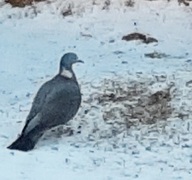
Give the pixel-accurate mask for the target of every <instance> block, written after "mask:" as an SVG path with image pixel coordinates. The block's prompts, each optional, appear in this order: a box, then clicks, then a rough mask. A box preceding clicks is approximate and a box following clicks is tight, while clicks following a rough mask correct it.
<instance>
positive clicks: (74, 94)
mask: <svg viewBox="0 0 192 180" xmlns="http://www.w3.org/2000/svg"><path fill="white" fill-rule="evenodd" d="M79 62H81V63H83V61H82V60H79V59H78V57H77V55H76V54H75V53H66V54H64V55H63V57H62V58H61V61H60V69H59V73H58V74H57V75H56V76H55V77H54V78H53V79H51V80H49V81H47V82H45V83H44V84H43V85H42V86H41V87H40V89H39V91H38V92H37V94H36V96H35V98H34V100H33V103H32V107H31V110H30V112H29V115H28V116H27V118H26V123H25V126H24V128H23V130H22V132H21V135H20V136H19V137H18V138H17V139H16V141H14V142H13V143H12V144H11V145H10V146H8V147H7V148H8V149H14V150H20V151H29V150H32V149H34V147H35V145H36V143H37V142H38V140H39V139H40V137H41V136H42V135H43V134H44V132H45V131H47V130H49V129H51V128H54V127H56V126H59V125H64V124H66V123H67V122H68V121H69V120H70V119H72V118H73V117H74V116H75V114H76V113H77V111H78V109H79V106H80V104H81V92H80V88H79V85H78V82H77V80H76V76H75V74H74V72H73V69H72V65H73V64H74V63H79Z"/></svg>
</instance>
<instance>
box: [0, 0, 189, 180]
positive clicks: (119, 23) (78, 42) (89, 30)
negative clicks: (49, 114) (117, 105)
mask: <svg viewBox="0 0 192 180" xmlns="http://www.w3.org/2000/svg"><path fill="white" fill-rule="evenodd" d="M70 2H73V3H72V5H71V8H72V12H73V15H72V16H66V17H63V16H62V15H61V13H62V12H63V10H65V9H67V8H68V7H69V4H70ZM124 2H125V1H123V0H122V1H115V0H113V1H111V5H110V6H109V7H107V8H105V9H104V10H102V9H103V7H104V2H103V1H101V0H96V1H95V4H96V5H93V4H92V1H84V0H81V1H59V0H57V1H50V3H49V4H46V3H45V2H41V3H37V4H34V5H33V7H32V8H31V7H25V8H24V9H22V8H11V6H10V5H7V4H4V3H3V1H0V10H1V14H0V34H1V36H0V54H1V60H0V82H1V86H0V99H1V102H0V117H1V123H0V147H1V149H0V161H1V163H0V172H1V173H0V179H5V180H10V179H26V180H30V179H43V178H46V179H50V180H51V179H63V178H65V179H70V180H73V179H74V180H75V179H79V180H81V179H84V180H85V179H91V180H94V179H99V180H100V179H101V180H117V179H118V180H121V179H122V180H123V179H142V180H153V179H155V180H162V179H170V180H171V179H173V180H176V179H185V180H190V179H191V176H192V153H191V148H192V120H191V119H192V116H191V114H192V101H191V99H192V91H191V87H190V83H188V84H189V85H186V83H187V82H189V81H190V80H191V71H192V60H191V55H192V52H191V44H192V33H191V31H192V21H191V13H192V12H191V7H185V6H183V5H182V6H178V3H177V2H176V1H173V0H172V1H171V2H169V3H168V2H167V1H162V0H158V1H141V0H137V1H136V3H135V5H134V7H125V6H124V5H123V4H124ZM134 22H136V26H134ZM135 31H136V32H140V33H146V34H150V35H151V36H152V37H155V38H157V39H158V41H159V43H158V44H157V43H152V44H148V45H146V44H143V43H141V42H139V41H133V42H126V41H122V40H121V38H122V36H124V35H126V34H128V33H132V32H135ZM69 51H72V52H75V53H77V54H78V56H79V58H80V59H82V60H84V62H85V64H77V65H75V66H74V71H75V73H76V76H77V78H78V81H79V84H80V85H81V91H82V94H83V102H82V106H81V108H80V110H79V113H78V114H77V115H76V117H75V118H74V119H73V120H72V121H71V123H70V124H69V125H68V126H72V127H71V128H72V129H73V130H74V132H75V133H74V134H73V135H72V136H69V135H67V134H66V133H64V134H60V133H58V132H55V133H51V132H49V133H48V134H47V135H45V138H44V139H42V140H40V141H39V143H38V144H37V146H36V148H35V149H34V150H33V151H30V152H27V153H24V152H19V151H10V150H8V149H6V147H7V146H8V145H9V144H10V143H11V142H12V141H13V140H15V138H16V137H17V135H18V134H19V133H20V132H21V130H22V127H23V125H24V123H25V118H26V116H27V114H28V112H29V110H30V107H31V102H32V100H33V97H34V95H35V93H36V92H37V90H38V89H39V87H40V86H41V85H42V84H43V83H44V82H45V81H47V80H49V79H50V78H51V77H53V76H54V75H55V74H56V73H57V72H58V68H59V60H60V58H61V56H62V55H63V54H64V53H65V52H69ZM154 51H156V52H160V53H165V54H167V55H169V56H167V57H165V58H161V59H150V58H147V57H145V56H144V54H145V53H151V52H154ZM162 75H163V76H166V80H165V81H163V82H157V80H155V79H156V78H155V77H160V76H162ZM106 79H109V80H119V81H120V82H122V84H123V83H124V84H125V83H126V82H128V81H127V80H128V79H134V80H138V81H144V82H150V81H155V82H156V83H155V85H157V86H155V87H151V91H156V90H157V89H158V88H160V89H161V88H162V87H167V85H168V84H170V83H174V87H175V92H174V93H173V95H174V97H173V99H172V102H171V103H172V106H173V107H174V113H173V115H172V117H170V118H168V119H167V120H166V121H159V122H157V123H156V124H152V125H141V124H139V125H138V126H133V127H131V128H130V129H128V130H123V131H122V132H119V133H117V134H115V135H114V134H113V129H112V128H115V125H116V124H114V127H113V126H111V125H109V124H107V123H106V122H105V121H104V120H103V117H102V113H103V112H104V110H105V109H103V106H101V105H98V103H97V102H96V101H95V100H94V97H95V95H97V94H98V93H101V92H103V89H102V83H103V82H104V80H106ZM123 87H124V86H123ZM111 88H112V87H111ZM92 95H93V100H91V102H88V100H89V99H90V96H91V97H92ZM90 103H91V104H90ZM112 106H113V105H112V104H107V105H106V106H105V108H109V107H112ZM86 110H89V112H88V113H87V114H85V111H86ZM180 112H182V113H183V114H184V115H185V117H184V118H179V116H178V113H180ZM117 121H118V120H117ZM79 126H81V133H80V134H79V133H78V130H79V129H78V128H79ZM61 131H62V130H61Z"/></svg>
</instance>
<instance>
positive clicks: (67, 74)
mask: <svg viewBox="0 0 192 180" xmlns="http://www.w3.org/2000/svg"><path fill="white" fill-rule="evenodd" d="M61 76H64V77H66V78H69V79H71V78H72V77H73V74H72V73H71V71H69V70H67V69H62V71H61Z"/></svg>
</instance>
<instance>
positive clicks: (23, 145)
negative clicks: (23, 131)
mask: <svg viewBox="0 0 192 180" xmlns="http://www.w3.org/2000/svg"><path fill="white" fill-rule="evenodd" d="M39 138H40V137H39V136H38V137H37V136H36V138H34V137H33V138H31V137H30V136H29V135H26V136H24V135H21V136H20V137H18V138H17V139H16V140H15V141H14V142H13V143H12V144H11V145H10V146H8V147H7V148H8V149H14V150H19V151H30V150H32V149H33V148H34V147H35V144H36V143H37V141H38V139H39Z"/></svg>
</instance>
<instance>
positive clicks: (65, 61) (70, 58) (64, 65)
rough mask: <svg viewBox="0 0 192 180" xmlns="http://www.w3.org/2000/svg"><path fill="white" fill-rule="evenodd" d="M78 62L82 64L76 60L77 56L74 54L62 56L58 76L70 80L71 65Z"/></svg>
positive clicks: (72, 74) (71, 75)
mask: <svg viewBox="0 0 192 180" xmlns="http://www.w3.org/2000/svg"><path fill="white" fill-rule="evenodd" d="M78 62H81V63H83V61H82V60H79V59H78V56H77V55H76V54H75V53H66V54H64V55H63V57H62V58H61V62H60V75H62V76H64V77H67V78H72V77H73V76H74V73H73V70H72V65H73V64H74V63H78Z"/></svg>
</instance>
